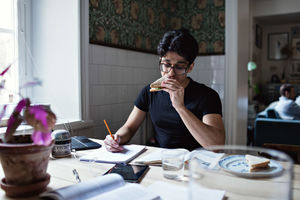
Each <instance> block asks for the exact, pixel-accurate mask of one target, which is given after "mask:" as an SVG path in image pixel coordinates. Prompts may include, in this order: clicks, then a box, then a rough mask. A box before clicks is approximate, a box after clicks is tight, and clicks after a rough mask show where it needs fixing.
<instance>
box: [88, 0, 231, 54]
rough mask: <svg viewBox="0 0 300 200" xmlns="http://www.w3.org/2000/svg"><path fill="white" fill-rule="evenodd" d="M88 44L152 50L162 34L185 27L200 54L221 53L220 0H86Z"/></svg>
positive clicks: (222, 23)
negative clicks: (88, 0) (196, 44)
mask: <svg viewBox="0 0 300 200" xmlns="http://www.w3.org/2000/svg"><path fill="white" fill-rule="evenodd" d="M89 27H90V28H89V29H90V30H89V32H90V43H92V44H100V45H106V46H112V47H118V48H124V49H131V50H138V51H145V52H150V53H156V47H157V45H158V43H159V40H160V39H161V38H162V36H163V34H164V33H165V32H167V31H169V30H172V29H179V28H182V27H184V28H187V29H189V30H190V32H191V34H192V35H193V36H194V37H195V38H196V40H197V41H198V44H199V54H200V55H211V54H224V49H225V48H224V40H225V7H224V0H90V6H89Z"/></svg>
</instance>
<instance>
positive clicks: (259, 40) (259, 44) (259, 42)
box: [255, 24, 263, 49]
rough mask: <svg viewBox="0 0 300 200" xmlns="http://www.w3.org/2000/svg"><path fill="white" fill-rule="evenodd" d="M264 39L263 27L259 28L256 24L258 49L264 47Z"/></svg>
mask: <svg viewBox="0 0 300 200" xmlns="http://www.w3.org/2000/svg"><path fill="white" fill-rule="evenodd" d="M262 38H263V30H262V27H261V26H259V25H258V24H256V27H255V45H256V46H257V48H260V49H261V47H262Z"/></svg>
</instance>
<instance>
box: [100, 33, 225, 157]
mask: <svg viewBox="0 0 300 200" xmlns="http://www.w3.org/2000/svg"><path fill="white" fill-rule="evenodd" d="M157 51H158V54H159V56H160V59H159V69H160V71H161V75H162V76H166V77H167V79H166V80H165V81H163V82H162V84H161V86H162V88H163V90H162V91H158V92H150V86H149V85H147V86H146V87H144V88H143V90H142V91H141V92H140V94H139V96H138V98H137V99H136V101H135V106H134V108H133V110H132V112H131V114H130V115H129V118H128V119H127V121H126V123H125V124H124V125H123V126H122V127H121V128H120V129H119V130H118V131H117V132H116V134H115V135H114V139H112V137H111V136H107V137H106V139H105V140H104V143H105V147H106V149H107V150H108V151H112V152H118V151H122V150H123V148H122V146H120V144H125V143H127V142H128V141H129V140H130V139H131V138H132V137H133V135H134V134H135V132H136V131H137V129H138V128H139V126H140V125H141V124H142V122H143V120H144V119H145V116H146V112H149V113H150V116H151V120H152V122H153V126H154V130H155V139H156V142H157V143H158V145H159V146H160V147H164V148H186V149H189V150H193V149H195V148H198V147H201V146H202V147H204V148H205V147H207V146H210V145H222V144H224V143H225V130H224V125H223V121H222V106H221V101H220V98H219V95H218V94H217V93H216V92H215V91H214V90H213V89H211V88H209V87H207V86H205V85H203V84H200V83H197V82H195V81H193V80H192V79H191V78H189V77H187V74H188V73H190V72H191V71H192V70H193V67H194V60H195V58H196V56H197V53H198V44H197V42H196V40H195V39H194V38H193V36H192V35H190V33H189V31H188V30H186V29H180V30H173V31H169V32H167V33H166V34H165V35H164V36H163V38H162V39H161V41H160V43H159V45H158V47H157Z"/></svg>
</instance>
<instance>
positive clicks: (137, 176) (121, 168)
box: [104, 164, 149, 183]
mask: <svg viewBox="0 0 300 200" xmlns="http://www.w3.org/2000/svg"><path fill="white" fill-rule="evenodd" d="M148 169H149V166H148V165H131V164H116V165H115V166H113V167H112V168H111V169H110V170H108V171H107V172H106V173H105V174H110V173H117V174H120V175H121V176H122V177H123V178H124V180H125V181H126V182H130V183H139V182H140V181H141V180H142V178H143V177H144V175H145V174H146V172H147V171H148ZM105 174H104V175H105Z"/></svg>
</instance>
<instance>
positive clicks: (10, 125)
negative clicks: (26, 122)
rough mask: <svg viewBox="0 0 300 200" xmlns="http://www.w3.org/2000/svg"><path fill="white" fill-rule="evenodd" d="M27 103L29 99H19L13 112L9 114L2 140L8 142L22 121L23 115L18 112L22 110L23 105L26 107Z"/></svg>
mask: <svg viewBox="0 0 300 200" xmlns="http://www.w3.org/2000/svg"><path fill="white" fill-rule="evenodd" d="M29 104H30V101H29V99H21V100H20V101H19V103H18V105H17V106H16V108H15V110H14V112H13V113H12V114H11V115H10V117H9V119H8V122H7V129H6V132H5V135H4V142H6V143H8V142H10V141H12V139H13V134H14V132H15V131H16V129H17V128H18V127H19V125H20V124H21V123H22V121H23V117H22V116H21V115H20V112H21V111H22V110H23V108H24V107H26V106H27V105H29Z"/></svg>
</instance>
